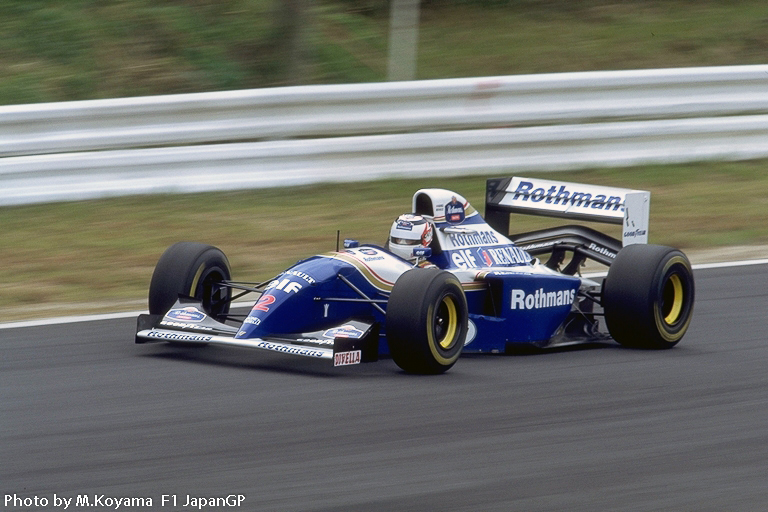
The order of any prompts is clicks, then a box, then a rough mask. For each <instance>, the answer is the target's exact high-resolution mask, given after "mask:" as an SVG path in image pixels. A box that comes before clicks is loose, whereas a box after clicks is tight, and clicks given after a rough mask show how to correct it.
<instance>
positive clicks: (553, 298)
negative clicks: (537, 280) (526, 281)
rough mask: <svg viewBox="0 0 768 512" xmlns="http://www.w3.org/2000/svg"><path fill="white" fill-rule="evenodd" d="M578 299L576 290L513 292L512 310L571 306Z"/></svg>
mask: <svg viewBox="0 0 768 512" xmlns="http://www.w3.org/2000/svg"><path fill="white" fill-rule="evenodd" d="M575 297H576V290H556V291H545V290H544V288H539V289H538V290H536V291H535V292H534V293H525V290H518V289H517V288H515V289H513V290H512V303H511V309H542V308H554V307H557V306H570V305H571V304H573V299H574V298H575Z"/></svg>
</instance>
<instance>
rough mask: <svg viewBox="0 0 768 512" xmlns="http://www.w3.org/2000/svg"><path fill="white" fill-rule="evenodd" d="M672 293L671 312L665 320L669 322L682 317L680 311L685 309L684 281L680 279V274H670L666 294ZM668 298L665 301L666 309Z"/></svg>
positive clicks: (671, 322)
mask: <svg viewBox="0 0 768 512" xmlns="http://www.w3.org/2000/svg"><path fill="white" fill-rule="evenodd" d="M667 293H671V295H672V297H671V301H670V302H669V304H670V309H669V312H668V313H667V314H666V316H665V317H664V321H665V322H666V323H667V324H670V325H671V324H674V323H675V322H677V320H678V319H679V318H680V312H681V311H682V310H683V283H682V281H680V276H678V275H677V274H672V275H671V276H669V281H667V284H666V285H665V290H664V294H665V295H667ZM666 306H667V300H665V301H664V308H665V309H666Z"/></svg>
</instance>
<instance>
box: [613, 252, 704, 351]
mask: <svg viewBox="0 0 768 512" xmlns="http://www.w3.org/2000/svg"><path fill="white" fill-rule="evenodd" d="M602 296H603V297H602V298H603V309H604V311H605V322H606V324H607V326H608V332H610V334H611V336H612V337H613V339H614V340H616V341H617V342H619V343H621V344H622V345H625V346H628V347H635V348H645V349H666V348H671V347H673V346H675V345H676V344H677V343H678V342H679V341H680V340H681V339H682V337H683V335H684V334H685V333H686V331H687V330H688V326H689V325H690V323H691V317H692V315H693V302H694V282H693V270H692V269H691V264H690V262H689V261H688V258H687V257H686V256H685V254H683V253H682V252H681V251H679V250H677V249H673V248H672V247H665V246H661V245H644V244H634V245H629V246H627V247H624V248H623V249H622V250H621V251H619V253H618V255H617V256H616V261H614V263H613V264H612V265H611V267H610V269H609V270H608V276H607V277H606V279H605V281H604V282H603V287H602Z"/></svg>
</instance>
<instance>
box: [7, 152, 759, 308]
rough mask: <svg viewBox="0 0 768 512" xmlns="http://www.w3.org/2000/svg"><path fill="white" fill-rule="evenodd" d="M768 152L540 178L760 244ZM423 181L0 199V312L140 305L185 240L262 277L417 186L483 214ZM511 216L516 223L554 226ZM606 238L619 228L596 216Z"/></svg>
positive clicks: (400, 204)
mask: <svg viewBox="0 0 768 512" xmlns="http://www.w3.org/2000/svg"><path fill="white" fill-rule="evenodd" d="M767 166H768V161H749V162H736V163H706V164H700V163H699V164H688V165H674V166H671V165H662V166H647V167H635V168H625V169H602V170H586V171H573V172H558V173H523V175H525V176H532V177H535V176H539V177H544V178H547V179H555V180H562V181H574V182H583V183H593V184H604V185H612V186H618V187H625V188H636V189H642V190H650V191H651V226H650V242H651V243H657V244H664V245H672V246H676V247H680V248H682V249H684V250H688V251H691V250H699V249H705V248H712V247H729V246H736V245H760V244H768V224H767V223H766V222H765V212H766V211H768V172H766V167H767ZM487 177H491V176H481V175H478V176H468V177H462V178H445V179H440V178H429V179H413V180H386V181H376V182H363V183H348V184H343V185H330V184H329V185H318V186H308V187H298V188H291V189H282V188H281V189H267V190H252V191H240V192H228V193H207V194H192V195H159V196H140V197H125V198H118V199H109V200H98V201H83V202H71V203H53V204H45V205H28V206H18V207H7V208H0V226H2V234H3V241H4V243H3V244H2V247H0V261H1V262H2V265H0V280H1V281H2V282H3V286H2V288H0V321H2V322H7V321H13V320H16V319H21V318H29V317H32V316H35V315H38V314H44V315H47V316H51V314H68V313H72V312H78V313H81V312H94V311H104V310H108V311H119V310H134V309H142V308H144V307H145V299H146V293H147V288H148V286H149V280H150V277H151V275H152V270H153V268H154V265H155V263H156V262H157V259H158V257H159V256H160V254H161V253H162V252H163V250H165V248H166V247H167V246H169V245H171V244H173V243H175V242H178V241H182V240H191V241H200V242H205V243H210V244H212V245H216V246H218V247H220V248H221V249H222V250H223V251H224V252H225V253H226V254H227V256H228V257H229V259H230V262H231V264H232V267H233V272H234V277H235V279H241V280H261V279H267V278H269V277H271V276H273V275H275V274H276V273H277V272H279V271H281V270H283V269H284V268H285V267H287V266H288V265H290V264H292V263H294V262H296V261H297V260H298V259H301V258H303V257H306V256H309V255H312V254H315V253H318V252H325V251H328V250H333V249H334V248H335V244H336V231H337V230H340V231H341V236H342V238H343V237H347V238H357V239H359V240H360V241H361V242H363V243H376V244H383V243H384V242H385V240H386V238H387V234H388V232H389V226H390V224H391V222H392V220H393V219H394V218H396V217H397V215H398V214H400V213H404V212H406V211H408V210H409V209H410V203H411V196H412V195H413V193H414V192H415V191H416V190H417V189H419V188H422V187H442V188H449V189H452V190H455V191H456V192H459V193H460V194H462V195H464V196H465V197H466V198H467V199H468V200H469V201H470V202H471V203H472V204H473V205H475V206H476V207H477V208H478V209H480V210H481V211H482V210H483V206H484V203H483V201H484V190H485V178H487ZM562 222H563V221H562V220H558V219H546V218H542V217H533V216H523V215H518V216H515V217H514V218H513V219H512V221H511V225H512V228H511V229H512V230H513V231H527V230H530V229H537V228H539V227H544V226H549V225H557V224H558V223H562ZM596 227H598V228H599V229H601V230H604V231H606V232H608V233H610V234H612V235H614V236H619V227H618V226H612V225H597V226H596Z"/></svg>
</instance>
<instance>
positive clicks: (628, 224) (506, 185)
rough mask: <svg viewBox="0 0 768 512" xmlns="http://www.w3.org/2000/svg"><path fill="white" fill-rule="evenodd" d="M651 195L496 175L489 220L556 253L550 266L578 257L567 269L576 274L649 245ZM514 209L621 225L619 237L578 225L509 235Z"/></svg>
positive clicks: (527, 244)
mask: <svg viewBox="0 0 768 512" xmlns="http://www.w3.org/2000/svg"><path fill="white" fill-rule="evenodd" d="M650 202H651V193H650V192H648V191H645V190H631V189H624V188H614V187H604V186H598V185H583V184H580V183H569V182H564V181H551V180H542V179H532V178H518V177H515V178H493V179H489V180H488V181H487V182H486V195H485V221H486V222H487V223H488V224H489V225H490V226H491V227H493V228H494V229H495V230H496V231H499V232H501V233H503V234H505V235H507V236H509V238H510V239H511V240H512V241H513V242H515V243H516V244H517V245H518V246H520V247H521V248H523V249H525V250H527V251H528V252H529V253H531V254H534V255H539V254H544V253H547V252H552V257H551V258H550V261H548V262H547V265H548V266H550V267H552V268H559V267H560V263H561V262H562V261H563V258H564V252H565V251H572V252H573V253H574V259H573V260H572V261H571V263H570V264H569V265H568V266H567V267H566V269H565V270H563V272H564V273H569V274H573V273H575V272H576V271H577V270H578V267H579V266H580V265H581V264H582V263H583V261H584V259H585V258H590V259H593V260H595V261H598V262H600V263H603V264H605V265H610V264H611V263H612V262H613V260H614V259H615V258H616V254H617V253H618V252H619V251H620V250H621V248H622V247H626V246H627V245H631V244H645V243H648V221H649V213H650ZM512 213H524V214H533V215H544V216H549V217H561V218H567V219H574V220H588V221H593V222H603V223H608V224H621V225H622V226H623V229H622V238H621V240H617V239H615V238H613V237H611V236H608V235H606V234H604V233H600V232H599V231H596V230H594V229H592V228H589V227H586V226H579V225H572V226H561V227H557V228H550V229H542V230H538V231H532V232H528V233H520V234H517V235H511V234H509V216H510V214H512Z"/></svg>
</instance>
